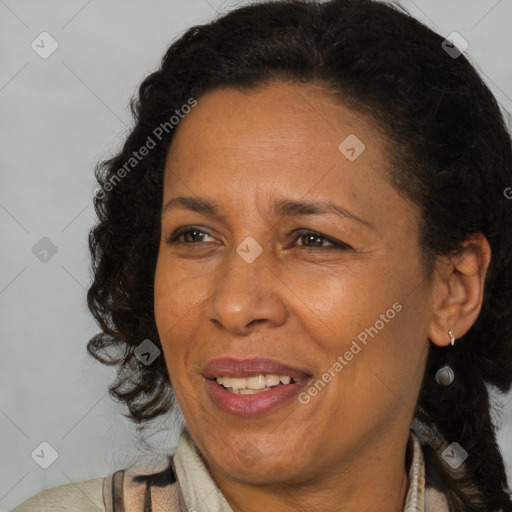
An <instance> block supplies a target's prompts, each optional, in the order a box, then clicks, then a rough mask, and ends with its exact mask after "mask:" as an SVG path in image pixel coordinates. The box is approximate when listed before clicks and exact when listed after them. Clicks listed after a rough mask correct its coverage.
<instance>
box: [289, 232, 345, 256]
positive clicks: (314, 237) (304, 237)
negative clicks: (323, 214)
mask: <svg viewBox="0 0 512 512" xmlns="http://www.w3.org/2000/svg"><path fill="white" fill-rule="evenodd" d="M295 240H300V241H301V242H302V243H301V245H299V247H304V248H306V249H338V250H348V251H350V250H353V249H352V247H350V246H349V245H347V244H345V243H343V242H339V241H337V240H333V239H332V238H329V237H326V236H324V235H322V234H320V233H317V232H316V231H310V230H307V229H302V230H298V231H296V232H295ZM324 242H328V244H330V245H327V246H326V245H323V244H324ZM310 243H312V244H313V245H308V244H310Z"/></svg>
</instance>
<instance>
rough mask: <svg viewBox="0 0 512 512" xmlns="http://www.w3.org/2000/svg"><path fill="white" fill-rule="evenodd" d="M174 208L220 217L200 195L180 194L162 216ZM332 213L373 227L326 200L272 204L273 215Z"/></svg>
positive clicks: (168, 204) (215, 208)
mask: <svg viewBox="0 0 512 512" xmlns="http://www.w3.org/2000/svg"><path fill="white" fill-rule="evenodd" d="M175 208H183V209H186V210H191V211H193V212H197V213H201V214H205V215H212V216H214V217H216V218H218V219H221V218H222V214H221V213H220V210H219V207H218V206H217V205H216V204H215V203H212V202H211V201H209V200H208V199H204V198H200V197H189V196H180V197H175V198H173V199H171V200H170V201H168V202H167V204H166V205H165V206H164V207H163V209H162V217H163V216H164V215H165V214H166V213H167V212H169V211H170V210H173V209H175ZM326 213H332V214H335V215H337V216H338V217H341V218H344V219H352V220H355V221H357V222H360V223H361V224H364V225H365V226H368V227H373V226H372V225H371V224H370V223H369V222H367V221H365V220H363V219H361V218H360V217H358V216H357V215H355V214H354V213H352V212H350V211H349V210H347V209H346V208H342V207H341V206H338V205H336V204H334V203H330V202H328V201H298V200H294V199H281V200H279V201H276V202H275V203H273V205H272V214H273V215H274V216H275V217H291V216H294V215H318V214H326Z"/></svg>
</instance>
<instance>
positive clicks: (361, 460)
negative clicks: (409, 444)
mask: <svg viewBox="0 0 512 512" xmlns="http://www.w3.org/2000/svg"><path fill="white" fill-rule="evenodd" d="M382 446H383V445H382V444H381V447H382ZM388 446H394V447H395V449H389V448H388V449H386V448H384V447H382V448H381V449H378V447H376V446H374V445H368V446H367V448H368V449H365V452H364V453H362V454H361V456H360V457H358V459H357V460H355V461H352V462H351V463H350V464H346V465H342V464H340V465H338V466H335V467H333V466H332V465H330V467H331V470H330V471H329V472H328V473H325V474H322V475H316V476H315V477H312V478H310V479H309V481H305V480H304V481H302V482H293V483H289V482H286V481H285V480H283V481H282V482H276V483H273V484H271V485H262V486H254V485H250V484H246V483H241V482H239V481H236V480H233V479H230V478H229V477H226V476H221V475H217V474H215V473H214V472H211V474H212V477H213V479H214V480H215V482H216V484H217V486H218V487H219V489H220V490H221V492H222V493H223V495H224V496H225V498H226V500H227V501H228V503H229V504H230V506H231V508H232V509H233V512H261V510H274V511H276V512H277V511H278V512H288V511H290V512H291V511H293V512H295V511H297V510H308V511H310V512H316V511H318V512H320V511H325V510H339V511H343V512H374V511H375V510H379V511H381V512H403V509H404V506H405V499H406V494H407V489H408V487H409V480H408V468H407V467H406V463H405V454H406V444H404V445H403V446H402V445H400V444H399V443H395V444H392V445H389V444H388ZM397 446H401V447H402V449H400V450H398V449H397V448H396V447H397ZM326 465H327V464H326Z"/></svg>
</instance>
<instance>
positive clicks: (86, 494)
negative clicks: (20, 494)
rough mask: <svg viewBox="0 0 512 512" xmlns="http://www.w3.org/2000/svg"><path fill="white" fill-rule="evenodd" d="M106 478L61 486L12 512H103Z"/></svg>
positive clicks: (37, 495)
mask: <svg viewBox="0 0 512 512" xmlns="http://www.w3.org/2000/svg"><path fill="white" fill-rule="evenodd" d="M104 480H105V479H104V478H94V479H92V480H85V481H83V482H75V483H70V484H64V485H59V486H57V487H52V488H50V489H47V490H45V491H42V492H40V493H38V494H36V495H35V496H32V497H31V498H29V499H28V500H26V501H24V502H23V503H21V504H20V505H18V506H17V507H16V508H14V509H13V510H12V511H11V512H36V511H37V512H46V511H48V512H50V511H51V512H103V511H104V510H105V506H104V503H103V482H104Z"/></svg>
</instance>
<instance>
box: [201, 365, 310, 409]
mask: <svg viewBox="0 0 512 512" xmlns="http://www.w3.org/2000/svg"><path fill="white" fill-rule="evenodd" d="M203 377H205V379H206V384H207V390H208V393H209V396H210V398H211V399H212V401H213V403H214V404H215V405H216V406H217V407H218V408H220V409H221V410H222V411H223V412H227V413H230V414H233V415H237V416H254V415H259V414H264V413H268V412H270V411H272V410H274V409H276V408H278V407H281V406H283V405H285V404H286V403H289V402H290V401H291V400H292V398H293V397H294V396H296V395H297V394H299V392H300V391H301V389H302V388H303V387H304V386H305V385H306V383H307V382H308V381H309V380H310V378H311V373H309V372H308V371H306V370H304V369H301V368H295V367H292V366H289V365H284V364H282V363H280V362H278V361H274V360H271V359H263V358H252V359H233V358H223V359H215V360H213V361H211V362H210V363H208V365H207V366H206V367H205V370H204V372H203Z"/></svg>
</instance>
